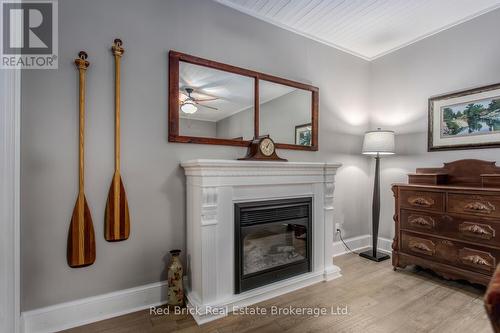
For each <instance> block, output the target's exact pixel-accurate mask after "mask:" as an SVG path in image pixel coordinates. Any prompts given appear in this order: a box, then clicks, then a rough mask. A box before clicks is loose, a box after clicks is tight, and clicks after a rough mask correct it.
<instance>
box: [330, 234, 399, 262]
mask: <svg viewBox="0 0 500 333" xmlns="http://www.w3.org/2000/svg"><path fill="white" fill-rule="evenodd" d="M344 242H345V243H346V244H347V246H349V248H350V249H351V250H352V251H355V252H359V251H361V250H364V249H366V248H369V247H371V245H372V236H371V235H362V236H356V237H352V238H347V239H344ZM391 244H392V240H390V239H387V238H382V237H379V238H378V246H377V249H378V250H379V251H381V252H385V253H389V254H390V253H391V251H392V248H391ZM346 253H349V250H348V249H347V248H346V247H345V245H344V244H343V243H342V241H336V242H333V256H334V257H338V256H341V255H343V254H346Z"/></svg>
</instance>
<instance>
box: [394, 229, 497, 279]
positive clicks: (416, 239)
mask: <svg viewBox="0 0 500 333" xmlns="http://www.w3.org/2000/svg"><path fill="white" fill-rule="evenodd" d="M401 246H402V248H401V250H402V251H403V252H405V253H408V254H411V255H415V256H419V257H423V258H427V259H430V260H433V261H436V262H442V263H447V264H452V265H455V266H459V267H462V268H465V269H468V270H471V271H474V272H478V273H483V274H488V275H490V274H492V273H493V271H494V270H495V267H496V263H497V260H498V258H500V251H499V250H495V249H490V248H486V247H483V246H476V245H470V244H465V243H462V242H459V241H450V240H446V239H441V238H437V237H432V236H422V235H414V234H411V233H406V232H402V235H401Z"/></svg>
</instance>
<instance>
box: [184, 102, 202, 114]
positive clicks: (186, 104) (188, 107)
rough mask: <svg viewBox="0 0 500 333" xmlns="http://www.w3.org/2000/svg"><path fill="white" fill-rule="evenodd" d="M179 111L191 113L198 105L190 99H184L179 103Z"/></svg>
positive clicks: (196, 109)
mask: <svg viewBox="0 0 500 333" xmlns="http://www.w3.org/2000/svg"><path fill="white" fill-rule="evenodd" d="M181 111H182V112H184V113H187V114H192V113H195V112H196V111H198V107H197V106H196V105H195V104H194V102H193V101H192V100H191V99H187V100H185V101H184V102H183V103H182V105H181Z"/></svg>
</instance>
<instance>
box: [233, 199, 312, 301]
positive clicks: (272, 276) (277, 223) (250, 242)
mask: <svg viewBox="0 0 500 333" xmlns="http://www.w3.org/2000/svg"><path fill="white" fill-rule="evenodd" d="M234 219H235V238H234V239H235V252H236V253H235V293H236V294H239V293H241V292H243V291H246V290H250V289H253V288H257V287H260V286H264V285H266V284H270V283H273V282H276V281H280V280H283V279H286V278H289V277H292V276H295V275H300V274H303V273H307V272H310V271H311V249H312V246H311V245H312V244H311V242H312V230H311V228H312V198H294V199H281V200H270V201H259V202H244V203H236V204H235V205H234Z"/></svg>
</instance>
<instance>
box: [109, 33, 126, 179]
mask: <svg viewBox="0 0 500 333" xmlns="http://www.w3.org/2000/svg"><path fill="white" fill-rule="evenodd" d="M122 45H123V43H122V41H121V39H118V38H117V39H115V40H114V43H113V46H112V47H111V52H113V55H114V56H115V173H116V174H119V173H120V81H121V80H120V61H121V57H122V55H123V53H124V52H125V50H124V49H123V47H122Z"/></svg>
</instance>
